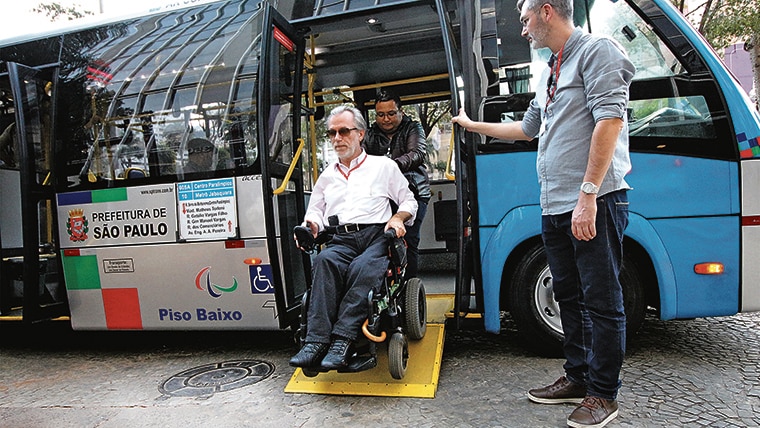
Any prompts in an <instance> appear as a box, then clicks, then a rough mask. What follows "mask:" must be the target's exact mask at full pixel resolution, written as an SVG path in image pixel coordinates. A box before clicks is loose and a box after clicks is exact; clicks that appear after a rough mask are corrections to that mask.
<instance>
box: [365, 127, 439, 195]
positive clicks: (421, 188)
mask: <svg viewBox="0 0 760 428" xmlns="http://www.w3.org/2000/svg"><path fill="white" fill-rule="evenodd" d="M362 145H363V146H364V150H365V151H366V152H367V153H368V154H371V155H378V156H388V157H389V158H391V159H393V160H394V161H396V164H398V167H399V169H400V170H401V172H402V173H404V176H405V177H406V179H407V180H409V188H410V189H411V190H412V192H413V193H414V197H415V198H416V199H418V200H423V201H425V202H427V201H428V200H429V199H430V196H431V193H430V181H429V180H428V175H427V168H426V167H425V160H426V159H427V143H426V142H425V132H424V131H423V130H422V125H421V124H420V123H419V122H417V121H414V120H411V119H409V117H407V116H404V117H403V119H401V125H400V126H399V127H398V130H396V133H395V134H393V140H392V141H391V140H390V139H388V137H386V136H385V134H384V133H383V131H382V130H381V129H380V127H379V126H377V123H373V124H372V126H371V127H370V128H369V129H368V130H367V133H366V135H365V136H364V141H363V142H362Z"/></svg>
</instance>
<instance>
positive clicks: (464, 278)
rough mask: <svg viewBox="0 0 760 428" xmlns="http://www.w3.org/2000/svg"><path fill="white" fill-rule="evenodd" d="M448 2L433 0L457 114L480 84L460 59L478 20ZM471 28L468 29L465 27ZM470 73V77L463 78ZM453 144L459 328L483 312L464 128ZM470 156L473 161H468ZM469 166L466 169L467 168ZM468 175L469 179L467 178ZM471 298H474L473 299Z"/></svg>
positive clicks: (466, 9) (471, 165) (471, 170)
mask: <svg viewBox="0 0 760 428" xmlns="http://www.w3.org/2000/svg"><path fill="white" fill-rule="evenodd" d="M446 5H447V2H445V1H443V0H436V9H437V11H438V17H439V22H440V25H441V34H442V36H443V42H444V47H445V50H446V58H447V63H448V64H447V65H448V71H449V84H450V86H451V108H452V114H456V113H457V112H458V111H459V109H460V107H464V105H463V103H466V102H472V101H473V99H474V98H475V97H468V98H466V99H463V100H460V94H467V93H471V94H472V93H476V92H475V88H478V87H479V85H478V84H477V83H476V82H475V79H477V70H474V69H472V68H473V67H472V65H473V63H472V61H461V60H460V58H465V57H466V55H465V54H464V52H462V49H463V47H464V46H470V45H471V43H472V37H473V36H472V33H471V32H468V31H471V30H472V29H474V28H476V27H478V26H476V25H475V22H476V20H480V19H481V18H480V15H479V13H475V12H476V11H473V10H472V9H474V8H472V7H462V8H456V7H455V8H454V10H450V9H449V8H447V6H446ZM454 16H455V17H457V18H458V22H457V23H456V24H458V25H459V29H460V37H461V40H460V43H459V44H457V39H456V37H455V33H454V25H455V23H454V22H452V19H451V17H454ZM468 29H470V30H468ZM467 76H469V79H465V77H467ZM452 132H453V133H454V136H453V140H454V141H453V143H454V144H453V147H452V152H451V153H450V156H451V157H450V159H449V168H448V169H449V170H450V171H451V172H453V174H454V176H455V183H456V203H457V205H456V207H457V209H456V222H457V223H456V235H457V236H456V239H457V247H456V248H457V276H456V284H455V289H454V314H455V320H456V322H455V324H456V328H460V327H461V325H462V321H463V319H464V318H465V317H466V316H467V315H468V314H469V313H471V312H482V307H483V305H482V296H483V293H482V292H479V290H481V288H482V283H481V280H480V263H479V256H478V252H477V249H478V247H479V246H478V244H477V242H476V241H473V240H477V235H474V234H472V233H471V231H472V230H473V227H474V226H475V225H474V224H473V223H472V222H477V204H475V203H472V202H471V201H475V200H476V199H477V197H476V193H475V192H476V186H475V183H474V180H473V179H474V177H475V174H474V152H473V149H472V147H471V145H466V144H464V131H463V130H461V129H455V130H452ZM468 159H472V160H473V162H468ZM468 168H469V170H468ZM468 178H469V179H468ZM473 298H474V301H473Z"/></svg>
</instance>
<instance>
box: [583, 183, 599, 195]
mask: <svg viewBox="0 0 760 428" xmlns="http://www.w3.org/2000/svg"><path fill="white" fill-rule="evenodd" d="M581 192H583V193H585V194H587V195H596V194H597V193H599V186H597V185H596V184H594V183H592V182H590V181H584V182H583V184H581Z"/></svg>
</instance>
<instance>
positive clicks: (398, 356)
mask: <svg viewBox="0 0 760 428" xmlns="http://www.w3.org/2000/svg"><path fill="white" fill-rule="evenodd" d="M408 361H409V343H408V342H407V340H406V336H405V335H404V334H403V333H400V332H396V333H393V336H391V340H390V341H389V342H388V368H389V370H390V372H391V376H393V378H394V379H403V378H404V375H405V374H406V366H407V362H408Z"/></svg>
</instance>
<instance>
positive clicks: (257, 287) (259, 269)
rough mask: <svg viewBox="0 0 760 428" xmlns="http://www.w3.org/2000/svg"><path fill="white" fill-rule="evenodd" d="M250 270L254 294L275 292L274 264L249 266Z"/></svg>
mask: <svg viewBox="0 0 760 428" xmlns="http://www.w3.org/2000/svg"><path fill="white" fill-rule="evenodd" d="M248 272H249V273H250V276H251V293H252V294H264V293H274V287H273V286H272V266H270V265H253V266H248Z"/></svg>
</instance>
